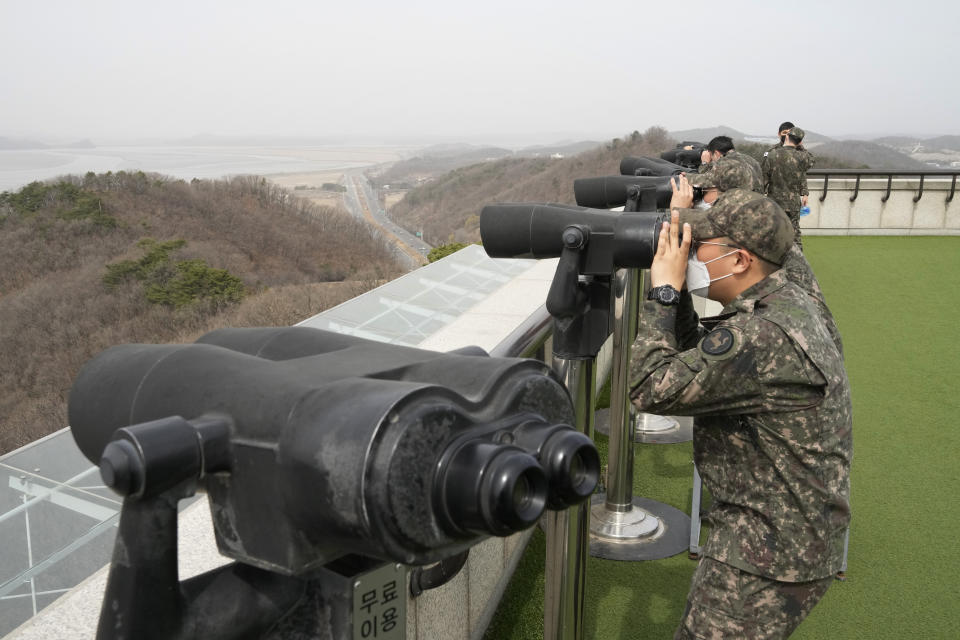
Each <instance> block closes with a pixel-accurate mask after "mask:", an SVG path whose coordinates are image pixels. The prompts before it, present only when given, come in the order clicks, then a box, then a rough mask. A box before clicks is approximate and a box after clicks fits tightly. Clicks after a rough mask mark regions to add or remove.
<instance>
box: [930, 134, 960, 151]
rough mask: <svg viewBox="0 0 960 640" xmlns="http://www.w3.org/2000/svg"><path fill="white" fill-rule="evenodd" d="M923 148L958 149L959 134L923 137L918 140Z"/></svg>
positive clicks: (959, 148)
mask: <svg viewBox="0 0 960 640" xmlns="http://www.w3.org/2000/svg"><path fill="white" fill-rule="evenodd" d="M920 144H922V145H923V146H924V147H925V148H927V149H929V150H932V151H940V150H944V149H947V150H950V151H960V136H938V137H936V138H925V139H924V140H921V141H920Z"/></svg>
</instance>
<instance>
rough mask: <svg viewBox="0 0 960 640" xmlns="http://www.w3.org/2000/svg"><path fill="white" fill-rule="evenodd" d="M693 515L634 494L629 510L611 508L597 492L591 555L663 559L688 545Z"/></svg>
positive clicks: (620, 558)
mask: <svg viewBox="0 0 960 640" xmlns="http://www.w3.org/2000/svg"><path fill="white" fill-rule="evenodd" d="M689 535H690V517H689V516H687V514H685V513H684V512H683V511H680V510H679V509H676V508H674V507H671V506H670V505H668V504H663V503H662V502H657V501H656V500H650V499H649V498H633V501H632V503H631V505H630V510H628V511H612V510H610V509H608V508H607V506H606V494H605V493H596V494H594V496H593V499H592V500H591V510H590V555H592V556H594V557H596V558H606V559H607V560H627V561H633V560H660V559H661V558H669V557H670V556H674V555H677V554H678V553H680V552H681V551H683V550H685V549H686V548H687V539H688V538H689Z"/></svg>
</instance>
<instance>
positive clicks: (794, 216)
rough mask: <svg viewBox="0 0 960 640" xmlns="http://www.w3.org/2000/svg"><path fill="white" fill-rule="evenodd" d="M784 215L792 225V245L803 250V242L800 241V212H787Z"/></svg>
mask: <svg viewBox="0 0 960 640" xmlns="http://www.w3.org/2000/svg"><path fill="white" fill-rule="evenodd" d="M786 214H787V217H788V218H790V223H791V224H793V243H794V244H795V245H797V246H798V247H800V248H801V249H803V240H801V239H800V211H787V212H786Z"/></svg>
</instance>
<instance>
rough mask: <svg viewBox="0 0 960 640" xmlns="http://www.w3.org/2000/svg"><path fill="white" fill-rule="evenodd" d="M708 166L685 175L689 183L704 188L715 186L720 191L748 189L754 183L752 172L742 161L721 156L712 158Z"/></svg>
mask: <svg viewBox="0 0 960 640" xmlns="http://www.w3.org/2000/svg"><path fill="white" fill-rule="evenodd" d="M708 166H709V167H710V168H709V169H707V170H706V171H701V172H700V173H691V174H688V175H687V180H688V181H689V182H690V184H691V185H693V186H694V187H702V188H704V189H711V188H713V187H716V188H717V189H719V190H720V191H729V190H730V189H750V188H752V186H753V184H754V175H753V172H752V171H751V169H750V167H749V165H747V164H745V163H744V162H740V161H738V160H735V159H733V158H727V157H723V158H720V159H718V160H714V161H713V162H711V163H709V165H708Z"/></svg>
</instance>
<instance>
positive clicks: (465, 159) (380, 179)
mask: <svg viewBox="0 0 960 640" xmlns="http://www.w3.org/2000/svg"><path fill="white" fill-rule="evenodd" d="M599 145H600V143H599V142H594V141H589V140H586V141H581V142H568V143H558V144H555V145H537V146H531V147H524V148H522V149H519V150H517V151H511V150H510V149H504V148H502V147H484V146H478V145H472V144H465V143H454V144H437V145H432V146H429V147H425V148H423V149H421V150H420V151H419V152H418V153H417V154H416V155H415V156H414V157H412V158H407V159H405V160H401V161H398V162H394V163H390V164H389V165H386V166H384V167H378V168H375V169H373V170H371V171H369V172H368V175H369V177H370V179H371V181H372V182H373V183H374V184H376V185H378V186H379V185H385V184H389V185H390V186H391V188H398V187H399V188H411V187H415V186H417V185H418V184H420V183H422V182H424V181H426V180H429V179H432V178H435V177H437V176H440V175H443V174H445V173H448V172H450V171H454V170H455V169H459V168H461V167H467V166H470V165H473V164H479V163H483V162H492V161H495V160H499V159H502V158H531V157H532V158H536V157H549V156H555V155H558V154H559V155H561V156H568V155H575V154H577V153H580V152H582V151H584V150H586V149H593V148H595V147H597V146H599Z"/></svg>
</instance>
